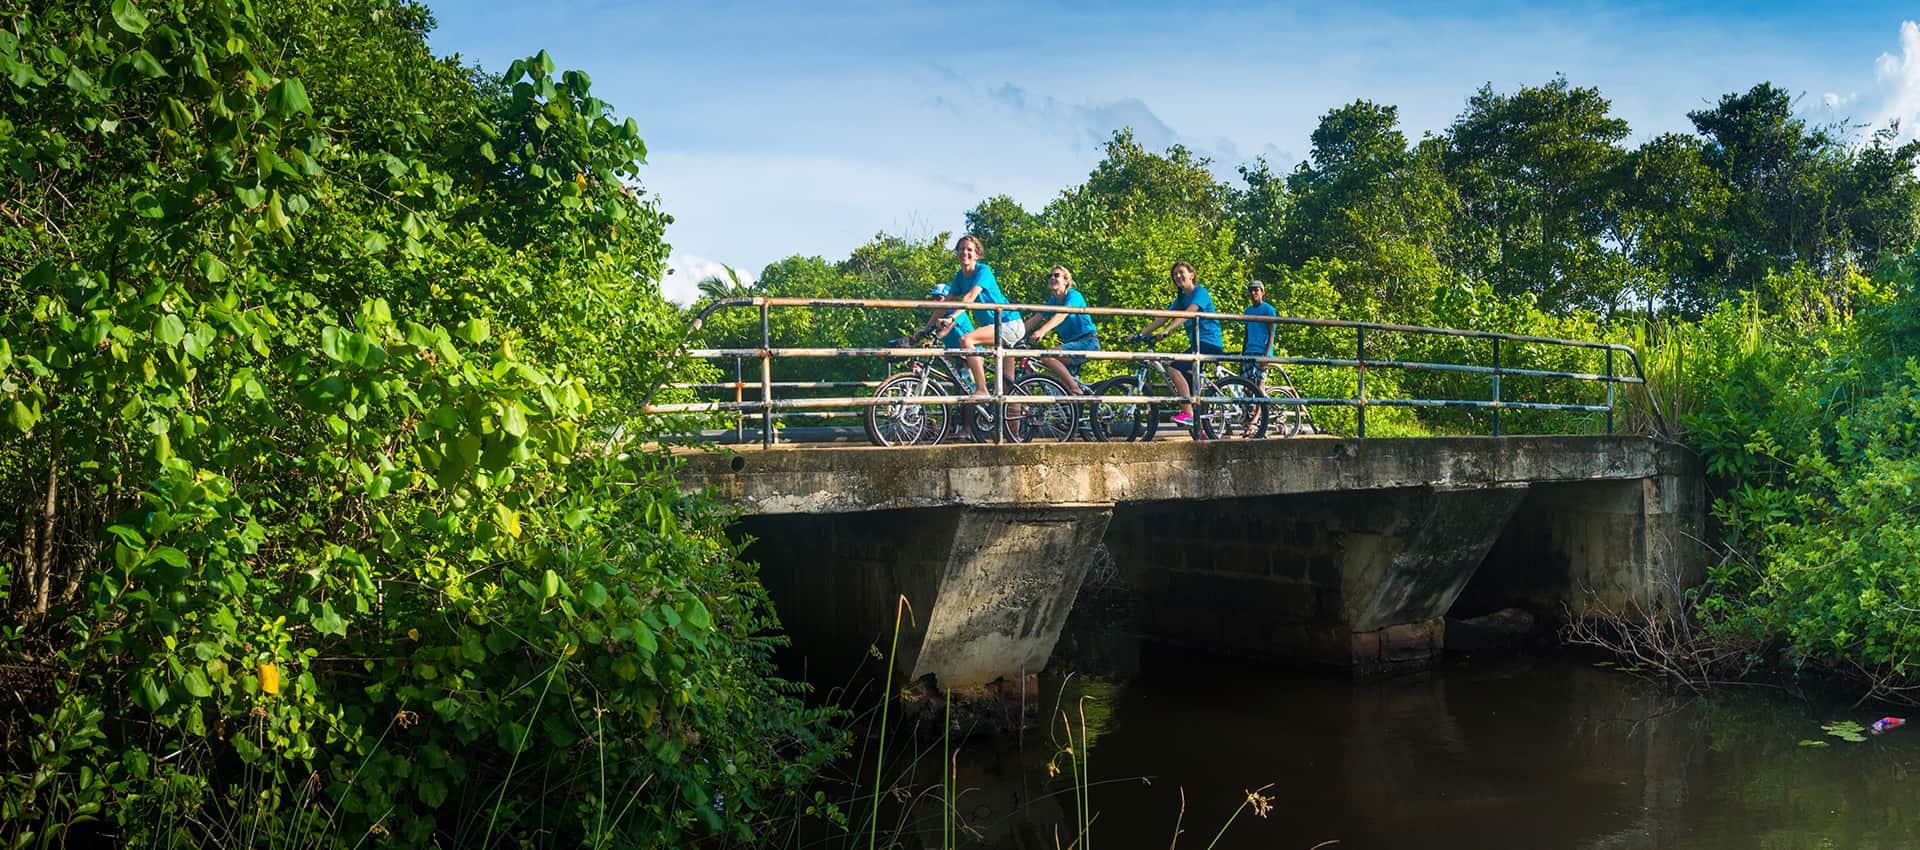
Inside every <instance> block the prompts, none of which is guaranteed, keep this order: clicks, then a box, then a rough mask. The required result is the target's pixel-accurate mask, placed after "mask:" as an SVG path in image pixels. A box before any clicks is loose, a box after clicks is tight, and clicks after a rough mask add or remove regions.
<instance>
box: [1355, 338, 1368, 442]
mask: <svg viewBox="0 0 1920 850" xmlns="http://www.w3.org/2000/svg"><path fill="white" fill-rule="evenodd" d="M1353 336H1354V340H1355V342H1354V357H1353V360H1354V364H1355V365H1354V368H1355V370H1356V371H1357V372H1358V373H1359V376H1360V378H1359V386H1358V388H1356V390H1355V393H1354V401H1355V402H1356V404H1355V405H1354V408H1353V410H1354V422H1355V425H1356V426H1357V427H1356V430H1357V431H1358V432H1359V435H1360V436H1359V438H1360V439H1362V440H1364V439H1366V438H1367V329H1366V328H1354V334H1353Z"/></svg>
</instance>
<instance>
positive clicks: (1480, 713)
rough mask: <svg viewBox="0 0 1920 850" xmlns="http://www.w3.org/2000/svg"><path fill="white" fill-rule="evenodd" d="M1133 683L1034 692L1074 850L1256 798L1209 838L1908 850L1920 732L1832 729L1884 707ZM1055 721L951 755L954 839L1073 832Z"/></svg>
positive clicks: (1483, 672)
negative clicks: (1861, 737)
mask: <svg viewBox="0 0 1920 850" xmlns="http://www.w3.org/2000/svg"><path fill="white" fill-rule="evenodd" d="M1141 667H1142V669H1141V671H1140V673H1139V674H1138V675H1137V676H1134V677H1130V678H1129V679H1127V680H1125V681H1114V680H1096V679H1092V678H1088V677H1071V678H1068V679H1067V680H1066V681H1065V682H1064V684H1063V683H1062V682H1061V681H1060V680H1057V679H1056V680H1055V681H1053V682H1051V683H1046V682H1045V681H1044V680H1043V689H1044V691H1045V694H1044V695H1043V696H1042V697H1041V699H1042V704H1043V705H1045V706H1047V708H1049V709H1053V708H1054V707H1055V706H1056V705H1058V706H1060V707H1061V709H1063V710H1065V711H1066V712H1068V713H1069V714H1070V715H1071V717H1072V725H1073V727H1074V732H1073V736H1074V739H1075V743H1074V747H1073V748H1074V750H1075V753H1076V754H1078V755H1081V756H1083V757H1085V762H1084V763H1085V764H1086V765H1087V766H1088V769H1089V776H1090V778H1091V782H1090V785H1089V788H1088V794H1089V795H1090V798H1091V805H1090V807H1089V810H1090V811H1091V812H1092V814H1093V821H1092V825H1091V828H1090V830H1089V833H1090V836H1089V837H1090V839H1091V841H1090V842H1089V841H1083V842H1081V844H1080V845H1079V846H1095V847H1123V848H1133V847H1155V848H1164V847H1170V846H1173V847H1181V848H1206V847H1208V846H1209V845H1210V844H1212V842H1213V841H1214V840H1215V836H1216V833H1218V831H1219V830H1220V829H1221V827H1222V826H1223V825H1226V824H1227V822H1228V818H1229V817H1230V816H1232V815H1233V813H1234V810H1235V808H1236V807H1238V806H1240V805H1241V803H1242V801H1244V800H1245V799H1246V796H1247V794H1246V792H1247V791H1249V790H1253V789H1258V788H1261V787H1263V786H1267V790H1266V791H1265V792H1264V794H1265V795H1266V796H1267V797H1270V798H1271V800H1272V803H1271V806H1272V808H1271V810H1270V811H1268V812H1267V813H1266V817H1264V818H1263V817H1258V816H1256V815H1255V814H1254V812H1253V811H1252V809H1251V808H1248V809H1246V810H1243V811H1241V812H1240V813H1239V815H1238V816H1237V817H1236V818H1234V820H1233V821H1232V823H1231V826H1230V827H1229V828H1228V829H1227V831H1226V833H1225V834H1224V836H1221V837H1220V838H1219V840H1218V843H1217V844H1213V845H1212V846H1217V847H1223V848H1225V847H1233V848H1255V847H1258V848H1274V847H1281V848H1300V850H1307V848H1313V847H1315V846H1316V845H1320V844H1321V843H1322V842H1331V841H1337V842H1338V843H1337V844H1330V845H1326V846H1329V847H1336V848H1341V850H1355V849H1356V848H1433V850H1451V848H1500V847H1515V848H1594V850H1601V848H1606V850H1613V848H1700V849H1701V850H1723V848H1724V850H1733V848H1740V850H1748V849H1749V848H1822V847H1832V848H1853V849H1855V850H1860V849H1861V848H1913V847H1920V782H1917V781H1916V779H1915V777H1914V774H1915V768H1916V767H1920V716H1916V717H1915V718H1914V719H1915V720H1916V723H1915V725H1913V726H1909V727H1907V728H1902V729H1897V730H1894V731H1891V732H1889V733H1887V734H1884V735H1879V736H1869V737H1868V739H1867V740H1866V741H1864V742H1861V743H1848V742H1845V741H1842V740H1840V739H1839V738H1835V737H1831V736H1829V735H1827V734H1826V733H1825V732H1823V731H1822V729H1821V724H1822V723H1824V722H1828V721H1834V720H1853V721H1856V722H1858V723H1860V724H1861V725H1863V726H1864V725H1867V724H1869V723H1871V722H1872V721H1873V720H1874V719H1875V718H1878V717H1880V716H1881V715H1882V714H1884V713H1888V712H1887V711H1886V710H1883V709H1876V708H1873V707H1859V708H1855V707H1852V706H1849V705H1846V704H1844V703H1841V704H1821V703H1817V702H1812V703H1810V702H1807V701H1803V700H1800V699H1796V698H1794V697H1792V696H1789V695H1787V694H1785V693H1783V692H1781V691H1778V690H1775V689H1763V688H1744V689H1739V690H1737V691H1733V692H1721V693H1717V694H1715V695H1713V696H1711V697H1706V698H1702V697H1696V696H1693V695H1691V694H1688V693H1685V692H1679V693H1676V692H1675V691H1674V690H1673V689H1672V688H1670V687H1668V686H1665V685H1662V684H1660V683H1658V682H1651V681H1648V680H1646V679H1643V678H1640V677H1636V676H1633V675H1629V674H1627V673H1623V672H1618V671H1615V670H1611V669H1603V668H1600V667H1596V666H1594V665H1593V664H1592V663H1590V662H1587V661H1582V660H1576V659H1573V658H1567V657H1554V658H1527V657H1520V658H1514V657H1508V658H1501V659H1495V660H1474V659H1460V660H1454V661H1451V662H1449V663H1448V664H1447V665H1445V666H1444V667H1443V668H1442V669H1440V670H1437V671H1434V672H1431V673H1426V674H1419V675H1415V676H1410V677H1403V678H1398V679H1392V680H1388V681H1375V682H1364V683H1355V682H1353V681H1351V680H1348V679H1345V678H1340V677H1327V676H1314V675H1308V674H1301V673H1296V672H1287V671H1283V670H1279V669H1267V668H1265V667H1263V666H1261V665H1260V664H1258V663H1257V662H1249V661H1245V660H1234V659H1216V658H1209V657H1206V656H1199V655H1189V654H1183V653H1179V652H1174V651H1166V650H1160V651H1149V652H1148V654H1147V655H1146V657H1145V658H1144V659H1143V660H1142V665H1141ZM1083 712H1084V717H1085V721H1084V727H1083V726H1082V720H1081V717H1082V713H1083ZM1892 713H1899V712H1897V711H1895V712H1892ZM1052 725H1053V732H1052V734H1051V736H1049V735H1048V734H1047V733H1046V732H1039V733H1030V734H1029V736H1028V737H1027V738H1026V739H1025V740H1024V741H1023V742H1013V743H1008V744H1001V745H985V744H979V745H969V746H967V747H964V748H963V749H962V751H961V752H960V754H959V756H958V765H959V767H958V775H959V787H961V788H962V789H964V790H963V793H962V794H961V795H960V797H959V804H958V805H957V807H956V808H957V810H958V812H959V815H960V818H961V820H962V821H963V822H964V824H965V826H966V827H967V829H966V830H965V831H963V833H962V840H961V841H959V842H958V844H959V846H980V847H1019V848H1054V847H1063V848H1064V847H1068V846H1071V845H1073V843H1074V841H1075V840H1076V838H1077V837H1079V836H1080V826H1079V823H1078V821H1079V814H1078V811H1079V809H1078V807H1077V806H1076V804H1075V791H1074V787H1073V783H1072V782H1071V781H1070V776H1071V772H1072V771H1071V769H1070V768H1071V763H1072V762H1071V760H1070V758H1069V757H1068V756H1066V755H1064V754H1062V753H1061V752H1060V750H1061V748H1062V747H1064V746H1065V744H1066V739H1065V737H1064V734H1065V733H1064V732H1063V731H1062V726H1061V722H1060V720H1059V719H1058V715H1057V714H1056V715H1055V720H1054V722H1053V724H1052ZM1083 728H1084V730H1085V732H1084V735H1085V738H1086V739H1087V744H1086V746H1081V745H1080V743H1079V739H1080V738H1081V736H1082V731H1081V730H1082V729H1083ZM1050 738H1051V740H1050ZM1803 740H1818V741H1826V742H1829V745H1828V746H1825V747H1807V746H1801V745H1800V742H1801V741H1803ZM938 746H939V745H938V744H935V745H933V747H932V750H931V752H932V755H931V757H929V758H925V759H923V761H922V769H921V770H920V771H919V774H918V777H917V778H918V780H919V781H920V782H922V783H925V784H926V785H931V786H933V788H934V790H932V791H930V792H929V795H930V796H927V797H922V798H920V800H921V804H916V805H915V806H914V807H913V808H912V810H911V811H910V812H909V814H908V816H907V817H906V823H905V824H904V825H903V826H899V827H892V826H891V825H890V829H889V830H888V831H891V832H892V833H893V835H894V837H895V838H896V839H897V840H899V841H900V842H901V843H903V844H906V845H909V846H911V845H913V844H916V843H918V844H922V845H926V846H940V844H941V841H940V834H941V824H940V821H939V816H938V812H939V810H940V807H939V805H938V802H937V801H938V796H939V794H938V790H937V786H938V784H939V778H938V777H939V774H938V767H937V765H938V764H939V761H940V758H939V755H938V752H939V750H938ZM1049 761H1051V762H1052V763H1053V765H1054V766H1055V767H1058V768H1060V774H1059V775H1058V776H1054V775H1051V772H1050V771H1049V769H1048V764H1049ZM1183 793H1184V798H1185V808H1184V812H1183V811H1182V795H1183ZM1176 823H1178V824H1179V825H1180V829H1181V830H1182V831H1183V832H1182V834H1180V835H1179V836H1178V840H1177V843H1175V834H1174V833H1175V825H1176Z"/></svg>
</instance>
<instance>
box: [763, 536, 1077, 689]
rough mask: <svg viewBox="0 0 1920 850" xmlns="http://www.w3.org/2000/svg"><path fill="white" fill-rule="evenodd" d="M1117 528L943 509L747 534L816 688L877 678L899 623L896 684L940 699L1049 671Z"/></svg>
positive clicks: (805, 670) (808, 674) (768, 587)
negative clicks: (1105, 540) (930, 686)
mask: <svg viewBox="0 0 1920 850" xmlns="http://www.w3.org/2000/svg"><path fill="white" fill-rule="evenodd" d="M1111 516H1112V511H1111V509H1110V508H1104V507H1077V508H1046V509H1039V508H935V509H920V510H894V511H876V512H872V513H865V514H825V515H820V516H794V515H776V516H761V517H747V518H746V519H745V520H744V521H743V522H742V524H741V526H740V528H739V531H740V532H741V533H742V534H744V535H745V536H747V537H750V538H753V542H752V543H751V544H750V545H749V547H748V549H747V552H746V557H747V558H749V559H751V560H753V561H755V562H757V563H759V564H760V579H761V582H762V583H763V584H764V585H765V586H766V588H767V591H768V594H769V595H771V596H772V597H773V600H774V604H775V607H776V610H777V611H778V612H779V614H780V618H781V622H782V624H783V625H784V626H785V627H786V629H787V631H788V633H789V634H790V635H792V637H793V640H794V645H795V649H796V650H797V651H798V654H799V656H800V659H801V663H802V664H803V665H804V672H805V673H806V675H807V676H808V677H809V678H810V679H812V680H813V681H814V682H816V683H820V684H826V685H833V684H838V683H841V682H843V681H845V680H846V679H848V678H849V677H852V676H855V675H858V674H860V673H862V672H864V673H867V674H871V675H878V674H879V672H880V671H881V670H884V669H885V666H886V654H887V652H888V651H889V649H893V647H894V629H895V626H896V618H897V620H898V628H899V643H898V647H897V649H896V650H895V651H894V656H893V662H894V663H893V669H894V675H895V676H896V678H899V679H908V680H913V679H922V678H924V677H928V676H931V677H933V680H934V684H935V687H936V690H935V691H934V693H940V692H942V691H944V690H945V689H946V688H952V689H954V690H955V691H956V692H964V691H969V690H978V689H982V688H984V686H986V685H988V684H990V683H992V682H994V681H995V680H997V679H1005V680H1007V681H1010V682H1015V683H1016V685H1017V684H1018V682H1019V681H1020V677H1021V676H1022V674H1029V673H1034V672H1036V671H1038V670H1040V669H1041V668H1043V667H1045V666H1046V663H1047V657H1048V656H1049V655H1050V654H1051V653H1052V652H1053V646H1054V643H1055V642H1056V641H1057V640H1058V639H1059V637H1060V629H1061V627H1062V626H1063V625H1064V624H1065V623H1066V620H1067V614H1068V612H1070V611H1071V610H1072V608H1073V601H1074V597H1075V595H1076V594H1077V593H1078V591H1079V589H1080V585H1081V582H1082V581H1083V579H1084V578H1085V576H1086V571H1087V565H1088V563H1089V562H1090V561H1091V560H1092V558H1093V553H1094V551H1095V550H1096V549H1097V547H1098V544H1099V542H1100V538H1101V536H1102V535H1103V534H1104V533H1105V532H1106V527H1107V521H1108V519H1109V518H1110V517H1111ZM902 598H904V599H905V600H906V607H905V608H902V607H901V605H900V600H901V599H902Z"/></svg>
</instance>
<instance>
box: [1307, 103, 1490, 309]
mask: <svg viewBox="0 0 1920 850" xmlns="http://www.w3.org/2000/svg"><path fill="white" fill-rule="evenodd" d="M1398 123H1399V110H1398V109H1396V108H1395V107H1392V106H1382V105H1379V104H1375V103H1371V102H1369V101H1364V100H1361V101H1355V102H1354V103H1351V104H1348V105H1346V106H1343V107H1340V108H1338V109H1334V110H1332V111H1330V112H1328V113H1327V114H1326V115H1324V116H1322V117H1321V119H1320V124H1319V126H1318V127H1316V128H1315V129H1314V131H1313V149H1312V152H1311V153H1310V154H1309V155H1308V157H1307V161H1306V162H1304V163H1301V164H1300V166H1299V167H1298V168H1296V169H1295V170H1294V172H1293V174H1291V175H1289V176H1288V178H1287V190H1288V192H1289V193H1290V194H1291V195H1292V197H1293V207H1292V210H1291V214H1290V215H1289V217H1288V218H1287V221H1286V226H1285V230H1284V232H1285V236H1284V237H1283V238H1282V240H1281V245H1282V249H1281V251H1280V252H1279V253H1278V255H1277V256H1278V259H1279V261H1280V262H1281V263H1282V264H1284V265H1287V266H1294V267H1297V266H1301V265H1303V264H1305V263H1307V262H1308V261H1310V260H1313V259H1328V260H1332V259H1338V260H1340V261H1341V266H1340V268H1341V269H1343V272H1344V279H1342V280H1339V281H1337V282H1336V286H1337V287H1338V288H1339V289H1340V291H1341V294H1342V297H1343V299H1344V301H1345V305H1346V308H1347V309H1349V310H1351V311H1353V312H1351V313H1350V314H1349V315H1348V316H1346V317H1347V318H1363V317H1364V318H1382V319H1387V320H1390V321H1402V322H1406V321H1420V320H1421V319H1422V318H1423V317H1424V316H1425V315H1426V313H1427V311H1428V309H1429V306H1428V305H1429V302H1430V300H1431V299H1432V297H1433V295H1434V288H1435V287H1436V286H1437V285H1439V283H1440V282H1441V281H1442V280H1444V279H1445V278H1447V277H1449V276H1450V275H1448V274H1446V273H1443V272H1442V269H1443V268H1444V264H1443V263H1442V262H1441V258H1440V253H1439V252H1440V251H1441V250H1442V247H1443V245H1444V244H1445V241H1446V238H1447V235H1448V233H1449V228H1450V227H1451V226H1452V223H1453V221H1454V219H1455V216H1456V214H1457V207H1458V199H1457V196H1456V195H1455V193H1454V191H1453V189H1452V188H1451V187H1450V186H1449V185H1448V184H1447V182H1446V180H1445V179H1444V177H1443V175H1442V173H1441V171H1440V169H1439V167H1438V166H1439V161H1438V160H1439V148H1438V147H1437V146H1436V145H1432V144H1422V145H1421V146H1420V147H1419V148H1416V149H1409V148H1408V147H1407V140H1406V136H1405V135H1404V134H1402V133H1401V132H1400V130H1399V129H1398Z"/></svg>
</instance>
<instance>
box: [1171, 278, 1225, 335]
mask: <svg viewBox="0 0 1920 850" xmlns="http://www.w3.org/2000/svg"><path fill="white" fill-rule="evenodd" d="M1188 307H1199V308H1200V312H1202V313H1211V312H1213V295H1212V294H1211V293H1209V292H1207V288H1206V287H1204V286H1201V285H1199V284H1194V286H1193V292H1192V293H1191V294H1188V293H1182V294H1180V295H1179V296H1176V297H1175V298H1174V299H1173V303H1172V304H1170V305H1168V307H1167V309H1169V310H1185V309H1187V308H1188ZM1195 323H1198V324H1199V325H1200V344H1201V345H1202V346H1208V345H1210V346H1213V347H1214V348H1216V349H1224V348H1225V347H1226V345H1225V343H1223V342H1221V339H1220V320H1219V319H1188V320H1187V344H1188V345H1192V344H1193V333H1194V330H1193V326H1194V324H1195Z"/></svg>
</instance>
